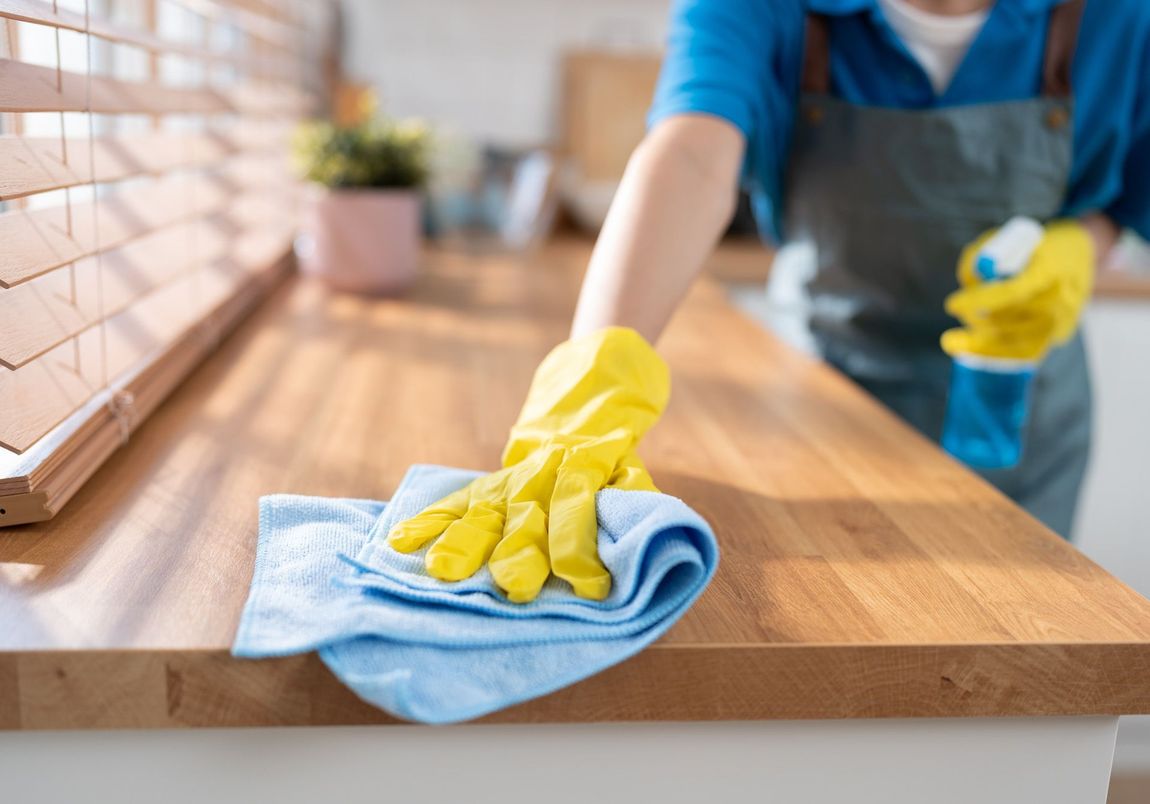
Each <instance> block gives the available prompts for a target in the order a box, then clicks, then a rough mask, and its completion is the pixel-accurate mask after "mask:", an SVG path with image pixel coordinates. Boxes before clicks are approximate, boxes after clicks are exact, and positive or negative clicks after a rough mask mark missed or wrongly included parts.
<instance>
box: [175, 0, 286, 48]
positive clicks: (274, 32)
mask: <svg viewBox="0 0 1150 804" xmlns="http://www.w3.org/2000/svg"><path fill="white" fill-rule="evenodd" d="M176 2H178V3H179V4H180V5H181V6H183V7H184V8H186V9H188V10H190V11H193V12H195V13H196V14H199V15H200V16H202V17H207V18H209V19H215V20H220V21H226V22H228V23H230V24H232V25H235V26H236V27H238V28H242V29H243V30H244V31H246V32H247V33H249V34H251V35H253V36H255V37H257V38H258V39H261V40H263V41H264V42H267V43H268V44H272V45H275V46H277V47H280V48H283V49H285V50H294V49H295V48H296V47H297V46H298V45H299V41H300V31H299V30H298V29H296V28H294V27H293V26H291V25H287V24H284V23H282V22H278V21H276V20H273V19H269V18H268V17H265V16H264V15H262V14H258V13H255V12H252V11H248V10H247V9H245V8H241V7H240V6H237V5H235V4H233V3H227V2H221V0H176Z"/></svg>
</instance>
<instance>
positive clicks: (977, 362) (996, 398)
mask: <svg viewBox="0 0 1150 804" xmlns="http://www.w3.org/2000/svg"><path fill="white" fill-rule="evenodd" d="M1044 234H1045V230H1044V229H1043V227H1042V224H1040V223H1039V222H1038V221H1036V220H1034V219H1032V218H1024V217H1016V218H1011V219H1010V220H1009V221H1007V223H1006V225H1005V226H1003V227H1002V228H1001V229H999V231H998V233H997V234H995V235H994V237H992V238H991V239H990V240H989V241H987V243H986V245H984V246H983V247H982V250H981V251H979V253H978V255H977V256H976V258H975V265H974V267H975V271H976V272H977V273H978V275H979V277H980V278H981V279H982V281H984V282H994V281H997V280H1000V279H1006V278H1008V277H1011V276H1014V275H1015V274H1017V273H1019V272H1020V271H1021V270H1022V269H1023V268H1025V267H1026V265H1027V263H1029V262H1030V258H1031V256H1033V254H1034V251H1035V249H1037V248H1038V244H1039V242H1040V241H1041V240H1042V237H1043V235H1044ZM1037 368H1038V363H1037V362H1036V361H1031V360H1015V359H1010V358H998V357H983V356H980V355H970V354H961V355H955V357H954V364H953V367H952V369H951V379H950V393H949V395H948V398H947V406H946V418H945V420H944V422H943V429H942V446H943V449H945V450H946V451H947V452H949V453H950V454H951V455H953V456H954V457H956V458H958V459H959V460H960V461H962V462H963V463H965V464H967V465H968V466H971V467H975V468H978V469H1008V468H1010V467H1012V466H1015V465H1017V464H1018V462H1019V460H1021V458H1022V450H1023V443H1022V442H1023V433H1024V431H1025V426H1026V418H1027V414H1028V412H1029V409H1030V389H1031V385H1032V384H1033V381H1034V374H1035V371H1036V370H1037Z"/></svg>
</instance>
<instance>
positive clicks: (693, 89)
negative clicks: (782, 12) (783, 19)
mask: <svg viewBox="0 0 1150 804" xmlns="http://www.w3.org/2000/svg"><path fill="white" fill-rule="evenodd" d="M769 5H770V4H769V2H762V0H675V3H674V5H673V6H672V9H671V23H670V30H669V34H668V39H667V52H666V56H665V57H664V59H663V67H662V70H661V72H660V74H659V83H658V85H657V87H656V90H655V100H654V103H653V105H652V107H651V111H650V114H649V115H648V118H647V120H648V124H649V125H651V126H653V125H655V124H656V123H657V122H659V121H660V120H663V119H664V118H667V117H670V116H671V115H675V114H684V113H691V112H694V113H702V114H709V115H713V116H715V117H721V118H723V119H724V120H727V121H728V122H730V123H731V124H733V125H734V126H736V127H737V128H738V129H739V130H740V131H742V132H743V135H744V136H745V137H747V139H748V140H750V139H751V138H752V137H753V136H754V135H755V132H756V130H757V129H760V128H761V124H762V118H763V103H764V98H765V92H764V86H765V82H766V81H767V80H768V70H769V65H770V63H771V58H772V53H771V46H770V45H771V38H772V37H771V29H772V26H771V19H770V10H769Z"/></svg>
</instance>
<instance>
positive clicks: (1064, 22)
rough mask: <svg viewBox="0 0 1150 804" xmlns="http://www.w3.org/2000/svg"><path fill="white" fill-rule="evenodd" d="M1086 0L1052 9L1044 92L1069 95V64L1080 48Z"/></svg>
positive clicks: (1045, 64)
mask: <svg viewBox="0 0 1150 804" xmlns="http://www.w3.org/2000/svg"><path fill="white" fill-rule="evenodd" d="M1085 6H1086V0H1067V2H1065V3H1062V4H1061V5H1058V6H1055V7H1054V9H1053V10H1052V11H1051V12H1050V23H1049V25H1048V27H1047V29H1046V55H1045V56H1044V57H1043V60H1042V94H1043V95H1045V96H1046V97H1049V98H1069V97H1070V92H1071V90H1070V65H1071V63H1073V61H1074V52H1075V51H1076V50H1077V49H1078V29H1079V27H1080V26H1081V24H1082V9H1083V8H1084V7H1085Z"/></svg>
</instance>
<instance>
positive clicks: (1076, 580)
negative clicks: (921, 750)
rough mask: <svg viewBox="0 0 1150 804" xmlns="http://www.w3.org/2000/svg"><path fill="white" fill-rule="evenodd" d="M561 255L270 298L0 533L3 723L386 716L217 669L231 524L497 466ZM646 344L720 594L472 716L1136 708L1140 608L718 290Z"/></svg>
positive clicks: (556, 296) (567, 265) (572, 292)
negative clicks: (614, 653) (63, 490)
mask: <svg viewBox="0 0 1150 804" xmlns="http://www.w3.org/2000/svg"><path fill="white" fill-rule="evenodd" d="M587 257H588V245H587V244H585V243H581V242H580V243H559V244H553V245H550V246H548V247H547V248H545V249H543V250H542V251H540V252H538V253H536V254H534V255H532V256H530V257H529V258H524V259H512V258H509V257H498V256H487V257H475V256H465V255H458V254H455V255H453V254H446V253H431V254H428V255H427V257H426V261H425V269H426V270H425V273H424V275H423V277H422V278H421V280H420V282H419V283H417V285H416V286H415V288H413V291H412V293H411V295H410V296H409V297H407V298H405V299H403V300H392V299H384V300H378V299H368V298H362V297H351V296H341V295H332V294H328V293H324V292H322V290H321V289H320V288H319V287H317V286H315V285H312V284H308V283H306V282H301V281H293V282H292V283H291V284H290V285H289V286H288V287H285V288H283V289H282V290H281V291H280V292H279V293H277V294H276V295H275V296H274V297H273V298H272V299H271V300H270V301H269V302H268V303H267V304H266V305H265V306H263V307H262V308H261V309H260V311H259V312H258V313H257V314H256V315H255V316H254V317H253V318H252V319H251V320H249V321H248V322H247V323H246V324H245V325H244V326H243V327H242V328H241V330H240V331H239V332H238V333H237V334H236V336H234V337H233V338H232V339H230V340H229V341H228V342H227V343H225V344H224V345H223V347H222V349H221V350H220V352H219V353H217V354H216V355H215V356H213V357H212V358H211V359H209V360H208V361H207V362H206V363H205V365H204V366H203V367H202V368H201V369H200V370H199V371H198V372H197V373H196V374H195V375H193V376H192V378H191V379H190V380H189V381H188V382H187V383H186V384H185V385H184V386H183V387H182V388H181V389H179V391H177V392H176V393H175V394H173V396H172V397H171V398H170V399H169V401H168V402H167V403H166V404H165V405H164V406H162V407H161V408H160V409H159V410H158V411H157V412H156V413H155V415H154V416H152V417H151V419H150V420H149V421H148V422H147V423H146V424H145V425H144V426H143V427H142V428H140V429H139V430H138V431H137V432H136V433H135V434H134V435H133V436H132V440H131V442H130V443H129V444H128V445H127V447H126V448H124V449H122V450H120V451H119V453H118V454H117V455H115V456H114V457H113V458H112V459H111V460H110V461H109V462H108V463H107V464H106V465H105V466H104V467H103V468H102V469H101V470H100V471H99V473H98V474H97V476H96V477H95V478H94V479H93V482H92V483H89V484H87V485H86V486H85V487H84V488H83V489H81V490H80V492H79V493H78V494H77V495H76V497H75V499H74V500H73V501H72V503H71V504H70V505H69V506H68V507H67V508H66V509H65V510H64V511H63V512H62V513H61V514H60V515H59V516H57V517H56V519H54V520H53V521H51V522H48V523H43V524H39V525H33V526H27V527H19V528H12V529H8V530H6V531H0V728H9V729H46V728H107V727H129V726H130V727H177V726H251V725H287V724H312V725H315V724H337V723H343V724H348V723H389V722H393V721H392V719H391V718H389V717H388V716H386V715H384V714H382V713H381V712H378V711H376V710H374V709H373V708H371V707H370V706H368V705H367V704H365V703H363V702H362V701H359V700H358V699H356V697H355V696H354V695H353V694H352V693H351V692H350V691H348V690H346V689H345V688H343V687H342V686H341V685H340V684H339V682H337V681H336V680H335V679H334V678H333V677H332V676H331V675H330V674H329V673H328V672H327V670H326V669H325V668H324V666H323V665H322V663H321V662H320V661H319V659H318V658H317V657H315V656H311V655H309V656H300V657H290V658H285V659H277V660H266V661H255V662H253V661H241V660H236V659H233V658H231V657H230V656H229V653H228V649H229V647H230V645H231V642H232V637H233V634H234V632H235V628H236V624H237V622H238V619H239V614H240V610H241V607H242V606H243V603H244V600H245V599H246V596H247V592H248V584H249V581H250V578H251V569H252V561H253V557H254V553H255V542H256V533H257V522H256V514H257V503H256V501H257V498H258V497H259V496H260V495H261V494H267V493H272V492H289V493H303V494H321V495H333V496H349V497H369V498H387V497H388V496H390V495H391V493H392V492H393V491H394V489H395V487H396V485H397V484H398V482H399V480H400V479H401V477H402V476H403V474H404V472H405V471H406V470H407V468H408V466H409V465H410V464H412V463H417V462H430V463H441V464H449V465H455V466H464V467H473V468H479V469H491V468H495V467H496V466H497V465H498V461H499V453H500V449H501V448H502V445H503V442H504V440H505V438H506V435H507V430H508V427H509V426H510V424H511V423H512V421H513V420H514V417H515V415H516V413H517V411H518V408H519V405H520V404H521V402H522V399H523V394H524V391H525V389H526V387H527V384H528V382H529V380H530V378H531V375H532V372H533V370H534V368H535V366H536V365H537V363H538V361H539V360H540V359H541V358H542V356H543V355H544V354H545V353H546V352H547V351H548V349H549V348H550V347H551V346H553V345H554V344H555V343H557V342H558V341H560V340H561V339H562V338H563V337H564V336H565V333H566V330H567V326H568V323H569V319H570V315H571V311H572V308H573V305H574V301H575V296H576V292H577V289H578V285H579V279H580V276H581V274H582V270H583V268H584V266H585V265H586V261H587ZM716 259H717V260H722V259H723V256H722V252H721V251H720V253H719V255H718V256H717V258H716ZM659 348H660V351H661V352H662V353H663V354H664V355H665V356H666V357H667V359H668V361H669V363H670V365H671V368H672V371H673V376H674V391H673V394H672V399H671V404H670V406H669V408H668V410H667V413H666V415H665V416H664V418H663V420H662V421H661V422H660V423H659V425H658V426H657V427H656V428H655V429H654V430H653V431H652V433H651V434H650V436H649V437H648V438H647V439H646V440H645V441H644V443H643V445H642V448H641V453H642V455H643V457H644V459H645V460H646V461H647V463H648V466H649V468H650V470H651V474H652V476H653V477H654V478H655V480H656V482H657V483H658V484H659V486H660V488H662V489H663V490H664V491H666V492H668V493H670V494H674V495H676V496H679V497H681V498H683V499H684V500H686V501H687V502H688V503H689V504H690V505H692V506H693V507H695V508H696V509H697V510H698V511H699V512H700V513H701V514H702V515H703V516H705V517H706V518H707V519H708V520H709V521H710V522H711V523H712V525H713V526H714V528H715V531H716V533H717V535H718V538H719V542H720V545H721V549H722V561H721V563H720V566H719V570H718V574H717V575H716V577H715V579H714V582H713V583H712V584H711V586H710V588H709V589H708V590H707V592H706V593H705V594H704V595H703V596H702V598H701V599H700V600H699V602H698V603H697V604H696V605H695V607H694V608H692V609H691V611H689V612H688V613H687V615H686V616H685V617H684V618H683V619H682V620H681V621H680V622H679V623H678V624H677V625H676V626H675V627H674V628H673V629H672V630H671V631H670V632H669V633H668V634H667V636H666V637H664V638H663V639H661V640H660V641H659V642H657V643H656V644H655V645H653V646H652V647H651V648H649V649H648V650H646V651H644V652H642V653H641V654H639V655H638V656H636V657H635V658H633V659H631V660H629V661H627V662H625V663H623V664H621V665H618V666H616V667H614V668H611V669H610V670H607V671H606V672H604V673H602V674H600V675H598V676H595V677H593V678H591V679H588V680H586V681H584V682H581V683H579V684H576V685H574V686H571V687H568V688H566V689H564V690H561V691H559V692H557V693H555V694H553V695H550V696H547V697H545V698H542V699H539V700H536V701H533V702H530V703H527V704H524V705H521V706H517V707H514V708H511V709H508V710H506V711H503V712H500V713H498V714H496V715H493V716H491V717H490V718H488V720H489V721H492V722H544V721H558V722H569V721H604V720H715V719H730V720H746V719H774V718H778V719H802V718H880V717H971V716H1005V715H1099V714H1107V715H1117V714H1127V713H1146V712H1150V682H1148V679H1150V601H1147V600H1146V599H1144V598H1142V597H1140V596H1138V595H1137V594H1135V593H1134V592H1133V591H1131V590H1130V589H1129V588H1127V587H1126V586H1124V585H1122V584H1121V583H1119V582H1118V581H1117V580H1115V579H1114V578H1113V577H1111V576H1110V575H1108V574H1107V573H1106V572H1105V571H1103V570H1102V569H1101V568H1099V567H1098V566H1097V565H1095V564H1094V563H1092V562H1091V561H1089V560H1088V559H1087V558H1085V557H1084V556H1083V555H1081V554H1080V553H1079V552H1077V551H1076V550H1075V549H1074V548H1073V547H1071V546H1070V545H1068V544H1066V543H1065V542H1063V541H1061V540H1060V539H1059V538H1058V537H1056V536H1055V535H1054V534H1053V533H1051V532H1050V531H1048V530H1046V529H1045V528H1044V527H1043V526H1042V525H1040V524H1039V523H1037V522H1036V521H1035V520H1034V519H1032V518H1031V517H1030V516H1028V515H1027V514H1026V513H1024V512H1023V511H1021V510H1020V509H1018V508H1017V507H1016V506H1015V505H1014V504H1012V503H1011V502H1010V501H1009V500H1007V499H1006V498H1004V497H1003V496H1002V495H1001V494H999V493H998V492H997V491H996V490H994V489H993V488H992V487H990V486H989V485H988V484H986V483H985V482H983V481H982V480H980V479H979V478H977V477H976V476H974V475H973V474H971V473H970V472H969V471H967V470H966V469H965V468H964V467H962V466H961V465H959V464H958V463H956V462H955V461H953V460H951V459H950V458H949V457H947V456H946V455H945V454H944V453H942V452H941V450H939V449H938V447H937V446H936V445H934V444H932V443H930V442H928V441H927V440H925V439H924V438H922V437H921V436H919V435H917V434H916V433H915V432H913V431H912V430H910V429H909V428H908V427H907V426H906V425H904V424H903V423H901V422H900V421H899V420H897V419H896V418H895V417H894V416H893V415H892V414H891V413H889V412H888V411H887V410H886V409H884V408H883V407H882V406H881V405H879V404H878V403H877V402H875V401H874V400H873V399H871V398H870V397H868V396H866V395H865V394H863V393H862V392H860V391H859V390H858V389H857V388H856V387H855V386H854V385H853V384H852V383H850V382H849V381H848V380H847V379H845V378H844V377H842V376H841V375H839V374H837V373H835V372H834V371H832V370H831V369H829V368H828V367H826V366H825V365H823V364H822V363H820V362H818V361H816V360H814V359H811V358H808V357H806V356H804V355H802V354H800V353H798V352H796V351H794V350H792V349H791V348H789V347H787V346H785V345H784V344H782V343H781V342H779V341H777V340H776V339H775V338H773V337H772V336H771V335H769V334H768V333H766V332H764V331H763V330H762V329H760V328H759V327H758V326H757V325H755V324H753V323H752V322H751V321H749V320H747V319H746V318H744V317H742V316H741V315H740V314H739V313H738V312H736V311H735V310H734V309H732V307H731V306H730V305H729V304H728V302H727V301H726V299H725V297H724V295H723V293H722V291H721V290H720V289H719V288H718V286H717V285H715V284H714V283H711V282H707V281H704V282H703V283H701V284H699V285H698V286H697V287H696V288H694V290H693V291H692V292H691V294H690V295H689V297H688V299H687V301H686V303H685V304H684V306H683V307H682V309H681V310H680V311H679V313H678V315H677V316H676V317H675V319H674V321H673V322H672V324H671V326H670V328H669V329H668V331H667V333H666V335H665V336H664V338H663V339H662V341H661V342H660V344H659Z"/></svg>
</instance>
